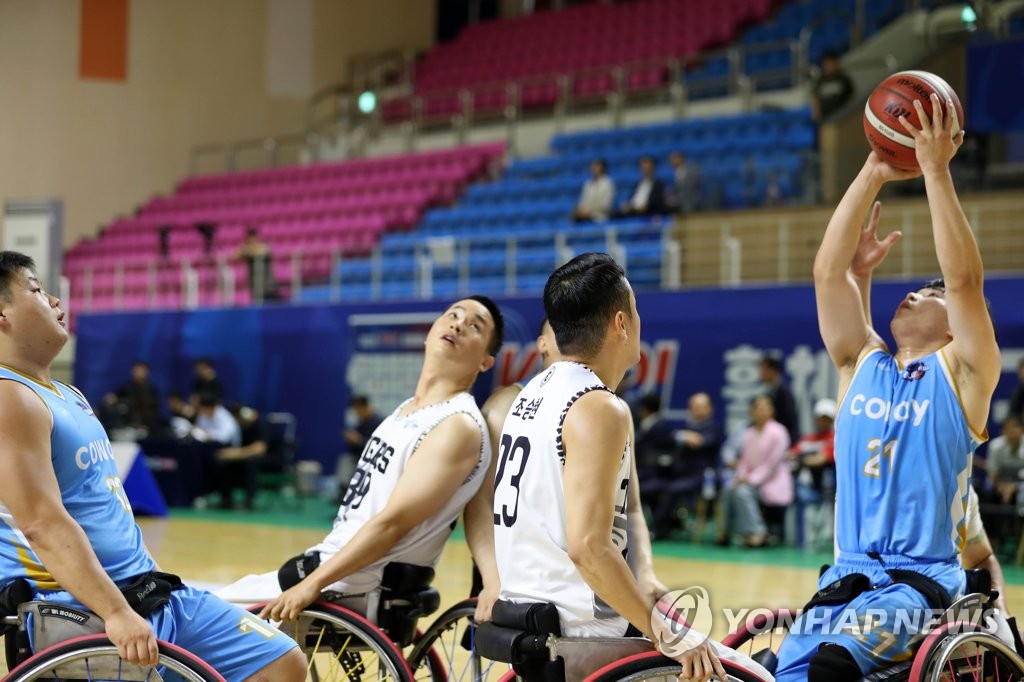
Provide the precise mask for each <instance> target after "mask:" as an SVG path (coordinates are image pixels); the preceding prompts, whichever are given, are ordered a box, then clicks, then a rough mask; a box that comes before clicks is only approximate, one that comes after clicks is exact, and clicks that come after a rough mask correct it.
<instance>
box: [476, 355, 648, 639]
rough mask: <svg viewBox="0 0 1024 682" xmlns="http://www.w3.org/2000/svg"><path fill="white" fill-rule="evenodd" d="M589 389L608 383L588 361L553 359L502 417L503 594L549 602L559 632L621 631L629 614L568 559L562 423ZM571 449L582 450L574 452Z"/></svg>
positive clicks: (619, 539)
mask: <svg viewBox="0 0 1024 682" xmlns="http://www.w3.org/2000/svg"><path fill="white" fill-rule="evenodd" d="M590 391H608V392H609V393H611V392H612V391H611V389H609V388H608V387H607V386H605V385H604V383H602V382H601V380H600V379H599V378H598V377H597V375H596V374H594V373H593V372H592V371H591V370H590V369H589V368H588V367H586V366H584V365H581V364H579V363H576V362H556V363H555V364H553V365H551V367H549V368H548V369H547V371H545V372H542V373H541V374H539V375H538V376H536V377H534V379H533V380H532V381H530V383H529V384H527V385H526V388H524V389H523V391H522V393H520V394H519V396H518V397H517V398H516V401H515V403H514V404H513V405H512V409H511V410H510V411H509V414H508V416H507V417H506V418H505V426H504V428H503V429H502V433H501V441H500V443H501V448H500V453H499V454H498V455H497V456H498V457H499V460H498V470H497V474H496V476H495V481H494V545H495V554H496V558H497V561H498V573H499V575H500V577H501V598H502V599H507V600H510V601H513V602H550V603H553V604H554V605H555V606H557V607H558V613H559V616H560V617H561V623H562V633H563V634H565V635H573V636H575V635H578V634H585V635H589V636H622V635H623V634H624V633H625V632H626V627H627V623H626V620H625V619H624V618H622V617H620V616H619V615H618V614H616V613H615V612H614V611H613V610H612V609H611V608H610V607H609V606H608V605H607V604H605V603H604V602H602V601H601V600H600V599H598V598H597V596H596V595H595V594H594V591H593V590H592V589H590V586H589V585H587V583H586V581H584V580H583V577H582V576H580V574H579V571H577V570H576V566H575V565H574V564H573V562H572V561H571V560H570V559H569V553H568V542H567V540H566V521H565V493H564V488H563V479H562V473H563V468H564V465H565V451H564V449H563V445H562V424H563V422H564V421H565V416H566V414H568V412H569V410H570V409H571V408H572V406H573V404H574V403H575V402H576V401H577V400H578V399H579V398H580V397H582V396H583V395H585V394H587V393H589V392H590ZM630 448H631V444H630V443H629V442H627V443H626V448H625V450H624V451H623V453H622V459H621V461H620V464H619V472H618V477H619V480H620V481H621V485H620V486H619V491H618V493H617V494H616V498H615V519H614V524H613V528H612V542H614V544H615V547H616V548H618V549H619V550H620V551H621V552H622V554H623V556H625V555H626V487H627V484H628V482H629V474H630V462H631V459H632V458H631V455H630ZM573 455H574V456H579V455H583V456H586V453H573Z"/></svg>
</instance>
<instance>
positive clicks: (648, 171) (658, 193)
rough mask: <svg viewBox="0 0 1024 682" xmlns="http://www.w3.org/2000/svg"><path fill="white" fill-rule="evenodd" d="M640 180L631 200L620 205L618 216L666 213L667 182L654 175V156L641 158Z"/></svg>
mask: <svg viewBox="0 0 1024 682" xmlns="http://www.w3.org/2000/svg"><path fill="white" fill-rule="evenodd" d="M640 173H641V177H640V181H639V182H638V183H636V186H635V187H634V188H633V193H632V195H631V196H630V199H629V201H627V202H626V203H624V204H622V206H620V207H619V210H618V212H617V213H616V214H615V215H616V216H617V217H625V216H652V215H662V214H664V213H666V212H667V211H666V205H665V183H664V182H662V181H661V180H659V179H658V178H657V177H655V175H654V158H653V157H650V156H645V157H643V158H642V159H640Z"/></svg>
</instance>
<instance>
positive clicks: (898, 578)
mask: <svg viewBox="0 0 1024 682" xmlns="http://www.w3.org/2000/svg"><path fill="white" fill-rule="evenodd" d="M886 573H888V574H889V577H890V578H892V581H893V582H894V583H901V584H903V585H910V586H911V587H913V588H914V589H915V590H917V591H918V592H920V593H921V595H922V596H923V597H924V598H925V601H927V602H928V606H930V607H932V608H933V609H938V610H939V611H945V610H946V609H948V608H949V607H950V606H952V605H953V599H952V597H950V596H949V592H946V588H945V587H943V586H942V585H940V584H939V583H938V582H936V581H935V580H932V579H931V578H929V577H928V576H926V575H921V574H920V573H918V572H917V571H908V570H905V569H902V568H890V569H889V570H888V571H886Z"/></svg>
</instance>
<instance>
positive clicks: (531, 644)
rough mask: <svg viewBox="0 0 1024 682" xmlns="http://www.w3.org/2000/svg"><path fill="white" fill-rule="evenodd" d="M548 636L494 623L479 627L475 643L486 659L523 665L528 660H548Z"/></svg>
mask: <svg viewBox="0 0 1024 682" xmlns="http://www.w3.org/2000/svg"><path fill="white" fill-rule="evenodd" d="M547 641H548V636H547V635H546V634H545V635H539V634H532V633H529V632H525V631H523V630H519V629H516V628H507V627H502V626H501V625H497V624H496V623H493V622H486V623H481V624H480V625H479V626H477V629H476V637H475V639H474V643H475V644H476V650H477V651H478V652H479V653H480V655H481V656H483V657H484V658H488V659H490V660H492V661H501V662H502V663H510V664H511V665H522V664H523V663H525V662H526V661H528V660H537V659H546V658H547V656H548V648H547Z"/></svg>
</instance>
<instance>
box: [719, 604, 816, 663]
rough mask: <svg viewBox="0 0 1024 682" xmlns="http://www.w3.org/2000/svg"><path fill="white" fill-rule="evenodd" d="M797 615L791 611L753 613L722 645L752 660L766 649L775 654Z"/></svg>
mask: <svg viewBox="0 0 1024 682" xmlns="http://www.w3.org/2000/svg"><path fill="white" fill-rule="evenodd" d="M799 615H800V614H799V612H797V611H795V610H793V609H776V610H774V611H770V612H769V611H762V612H759V613H754V614H753V615H752V616H751V617H750V618H748V619H747V621H746V622H745V623H744V624H743V625H741V626H740V627H739V628H738V629H736V630H735V631H733V632H730V633H729V634H728V635H726V636H725V638H724V639H722V644H723V645H724V646H727V647H729V648H730V649H735V650H736V651H738V652H740V653H741V654H743V655H745V656H748V657H750V658H754V659H757V658H758V656H760V655H762V652H764V651H765V650H766V649H768V650H771V651H772V652H777V651H778V650H779V647H780V646H781V645H782V640H783V639H785V638H786V633H787V632H789V628H790V626H791V625H792V624H793V622H794V621H795V620H796V618H797V616H799Z"/></svg>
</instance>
